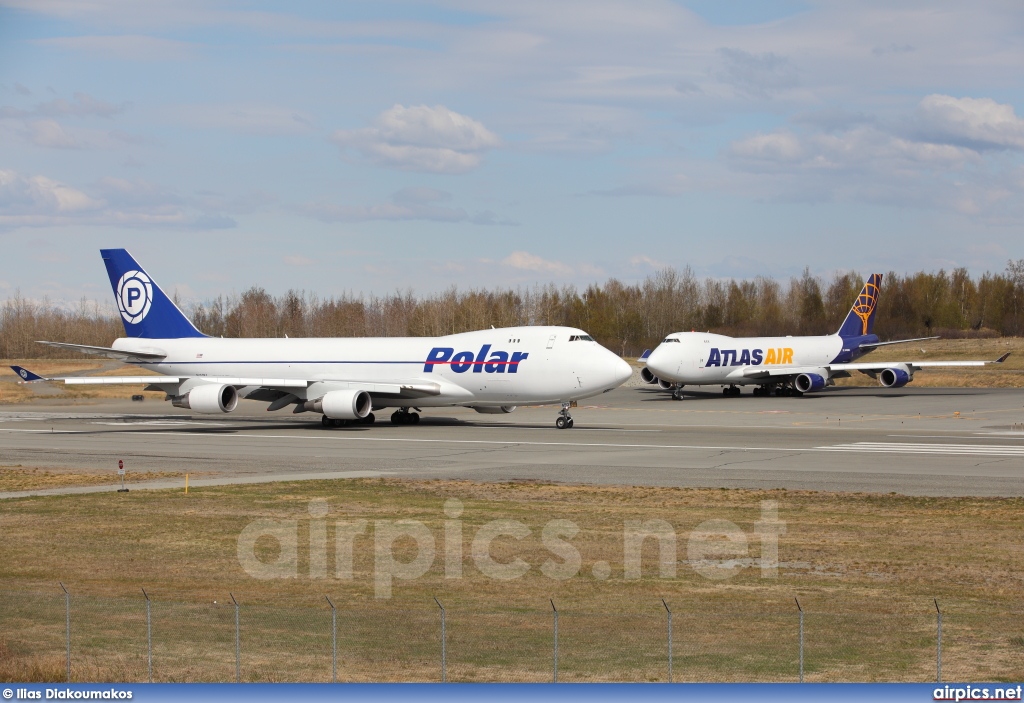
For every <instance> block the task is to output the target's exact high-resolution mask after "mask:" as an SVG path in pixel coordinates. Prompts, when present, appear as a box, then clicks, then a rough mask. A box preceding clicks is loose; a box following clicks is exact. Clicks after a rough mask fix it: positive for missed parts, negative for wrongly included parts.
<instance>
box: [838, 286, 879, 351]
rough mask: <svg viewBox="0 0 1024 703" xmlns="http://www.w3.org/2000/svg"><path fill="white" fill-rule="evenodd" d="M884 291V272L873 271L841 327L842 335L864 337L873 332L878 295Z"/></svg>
mask: <svg viewBox="0 0 1024 703" xmlns="http://www.w3.org/2000/svg"><path fill="white" fill-rule="evenodd" d="M881 292H882V274H880V273H873V274H871V276H870V277H869V278H868V280H866V281H865V282H864V287H863V288H861V289H860V295H858V296H857V301H856V302H855V303H854V304H853V307H852V308H850V314H848V315H847V316H846V319H845V320H844V321H843V326H842V327H840V328H839V336H840V337H862V336H864V335H868V334H872V330H873V329H874V327H875V310H876V309H877V308H878V295H879V293H881Z"/></svg>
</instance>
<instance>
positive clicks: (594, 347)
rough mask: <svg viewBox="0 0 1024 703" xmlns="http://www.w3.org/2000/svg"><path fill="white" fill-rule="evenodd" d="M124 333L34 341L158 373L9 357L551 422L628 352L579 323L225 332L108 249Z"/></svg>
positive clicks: (359, 417) (275, 406) (335, 420)
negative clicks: (539, 408)
mask: <svg viewBox="0 0 1024 703" xmlns="http://www.w3.org/2000/svg"><path fill="white" fill-rule="evenodd" d="M100 253H101V255H102V256H103V262H104V263H105V264H106V267H107V274H108V275H109V276H110V284H111V286H113V289H114V297H115V299H116V301H117V307H118V309H119V310H120V312H121V317H122V318H123V319H124V328H125V332H126V334H127V336H126V337H124V338H121V339H118V340H116V341H115V342H114V344H113V346H112V347H109V348H107V347H90V346H83V345H79V344H66V343H61V342H42V343H43V344H49V345H51V346H56V347H61V348H63V349H69V350H72V351H78V352H85V353H87V354H97V355H101V356H107V357H110V358H113V359H120V360H122V361H125V362H127V363H130V364H135V365H137V366H141V367H143V368H146V369H151V370H153V371H156V372H157V373H159V374H162V375H163V378H160V377H156V378H154V377H153V376H135V377H131V376H129V377H106V376H104V377H74V378H42V377H40V376H38V375H36V374H34V373H32V372H31V371H28V370H27V369H23V368H21V367H12V368H14V370H15V372H17V373H18V374H19V375H20V376H21V377H22V378H23V379H24V381H26V382H30V381H63V382H64V383H66V384H69V385H70V384H140V383H145V384H148V385H147V389H148V390H160V391H163V392H164V393H166V394H167V400H170V401H171V403H172V404H173V405H174V406H175V407H178V408H185V409H190V410H193V411H194V412H199V413H229V412H232V411H233V410H234V409H235V408H236V407H237V406H238V399H239V398H249V399H252V400H259V401H263V402H266V403H269V405H268V407H267V410H280V409H282V408H285V407H288V406H294V412H297V413H298V412H305V411H312V412H317V413H322V414H323V418H322V422H323V425H324V427H340V426H342V425H346V424H349V423H352V422H360V423H370V422H373V420H374V416H373V413H372V411H373V410H380V409H383V408H397V410H396V411H395V412H394V414H393V415H392V416H391V421H392V422H393V423H395V424H415V423H416V422H418V421H419V415H418V414H417V413H415V412H410V410H419V409H420V408H425V407H441V406H455V405H458V406H465V407H470V408H473V409H475V410H476V411H477V412H480V413H509V412H512V411H513V410H515V407H516V406H517V405H549V404H559V403H560V404H561V406H562V411H561V413H560V414H559V416H558V419H557V421H556V422H555V425H556V426H557V427H558V428H559V429H565V428H570V427H572V426H573V420H572V417H571V416H570V415H569V408H570V407H571V406H572V405H573V404H574V402H575V401H577V400H580V399H582V398H587V397H590V396H594V395H598V394H600V393H605V392H607V391H610V390H612V389H614V388H617V387H618V386H619V385H621V384H622V383H623V382H624V381H625V380H626V379H627V378H629V377H630V375H631V369H630V366H629V364H627V363H626V362H625V361H623V360H622V359H620V358H619V357H618V356H616V355H615V354H614V353H612V352H610V351H608V350H607V349H605V348H604V347H602V346H601V345H599V344H598V343H597V342H595V341H594V340H593V339H592V338H591V337H590V335H588V334H587V333H586V332H584V331H583V330H578V329H573V328H570V327H509V328H504V329H493V328H492V329H489V330H481V331H478V332H465V333H463V334H452V335H448V336H445V337H387V338H376V339H373V338H355V339H348V338H346V339H328V338H324V339H288V338H284V339H223V338H214V337H208V336H206V335H205V334H203V333H201V332H200V331H199V330H197V329H196V328H195V327H194V326H193V325H192V323H191V322H190V321H189V320H188V318H186V317H185V316H184V315H183V314H182V313H181V311H180V310H178V308H177V306H176V305H175V304H174V303H173V302H172V301H171V300H170V299H169V298H168V297H167V296H166V295H165V294H164V292H163V291H162V290H160V287H159V286H157V284H156V283H155V282H154V281H153V279H152V278H151V277H150V276H149V275H148V274H147V273H146V272H145V271H143V270H142V267H141V266H139V265H138V264H137V263H136V262H135V260H134V259H133V258H132V257H131V255H130V254H129V253H128V252H127V251H125V250H124V249H104V250H102V251H101V252H100Z"/></svg>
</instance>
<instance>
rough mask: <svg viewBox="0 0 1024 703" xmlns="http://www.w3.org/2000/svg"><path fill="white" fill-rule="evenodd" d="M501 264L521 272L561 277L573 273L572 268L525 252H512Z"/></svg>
mask: <svg viewBox="0 0 1024 703" xmlns="http://www.w3.org/2000/svg"><path fill="white" fill-rule="evenodd" d="M501 263H502V264H504V265H505V266H509V267H511V268H514V269H520V270H522V271H536V272H538V273H554V274H559V275H563V276H568V275H571V274H572V273H573V270H572V267H570V266H566V265H565V264H563V263H562V262H560V261H548V260H547V259H542V258H541V257H539V256H537V255H536V254H531V253H529V252H526V251H514V252H512V253H511V254H509V255H508V256H506V257H505V258H504V259H502V260H501Z"/></svg>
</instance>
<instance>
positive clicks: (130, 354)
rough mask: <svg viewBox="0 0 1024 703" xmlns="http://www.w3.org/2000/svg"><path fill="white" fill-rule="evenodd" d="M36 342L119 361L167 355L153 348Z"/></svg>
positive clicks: (150, 358) (143, 359)
mask: <svg viewBox="0 0 1024 703" xmlns="http://www.w3.org/2000/svg"><path fill="white" fill-rule="evenodd" d="M36 344H45V345H46V346H48V347H57V348H58V349H67V350H69V351H76V352H81V353H82V354H93V355H96V356H106V357H109V358H111V359H119V360H121V361H132V360H139V361H159V360H160V359H163V358H165V357H166V356H167V354H166V353H165V352H163V351H161V350H159V349H155V348H148V349H146V350H145V351H143V350H141V349H140V350H137V351H125V350H123V349H112V348H111V347H93V346H90V345H88V344H67V343H66V342H44V341H42V340H40V341H38V342H36Z"/></svg>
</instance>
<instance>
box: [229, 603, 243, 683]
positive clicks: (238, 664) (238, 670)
mask: <svg viewBox="0 0 1024 703" xmlns="http://www.w3.org/2000/svg"><path fill="white" fill-rule="evenodd" d="M228 595H229V596H231V602H232V603H234V604H235V683H242V638H241V630H240V628H239V618H238V601H237V600H235V594H234V593H228Z"/></svg>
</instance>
